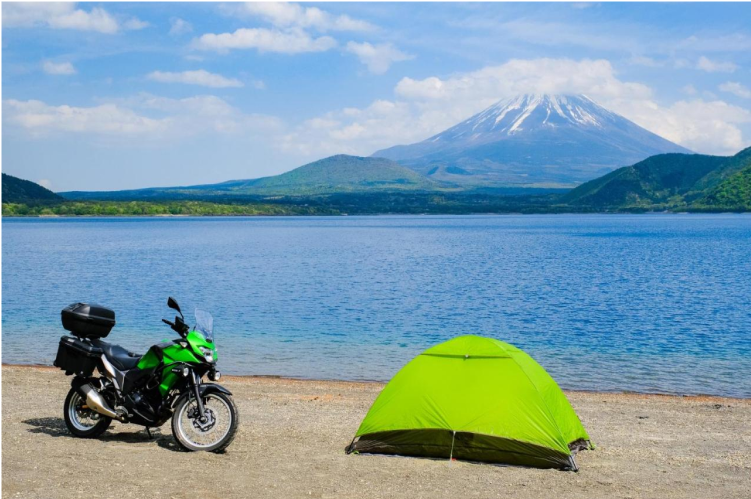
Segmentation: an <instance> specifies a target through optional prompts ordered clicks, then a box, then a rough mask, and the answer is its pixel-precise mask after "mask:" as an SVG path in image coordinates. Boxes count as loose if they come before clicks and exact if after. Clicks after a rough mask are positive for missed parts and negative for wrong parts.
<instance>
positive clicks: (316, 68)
mask: <svg viewBox="0 0 751 499" xmlns="http://www.w3.org/2000/svg"><path fill="white" fill-rule="evenodd" d="M749 19H751V4H720V3H712V4H697V3H690V4H688V3H685V4H681V3H670V4H643V3H640V4H620V3H619V4H615V3H555V4H553V3H510V4H489V3H435V4H429V3H412V4H409V3H263V4H259V3H101V4H100V3H78V4H76V3H44V4H41V3H38V4H34V3H25V4H22V3H7V2H4V3H3V5H2V125H3V127H2V163H3V164H2V170H3V172H5V173H9V174H11V175H16V176H19V177H22V178H25V179H29V180H33V181H35V182H39V183H41V184H42V185H44V186H46V187H48V188H51V189H52V190H54V191H58V192H59V191H68V190H119V189H132V188H139V187H152V186H175V185H192V184H203V183H213V182H221V181H226V180H230V179H245V178H256V177H262V176H268V175H274V174H278V173H282V172H285V171H288V170H290V169H292V168H295V167H297V166H300V165H302V164H305V163H307V162H310V161H313V160H316V159H320V158H323V157H326V156H330V155H333V154H340V153H345V154H355V155H363V156H367V155H370V154H372V153H373V152H375V151H377V150H379V149H382V148H385V147H390V146H393V145H397V144H408V143H413V142H417V141H420V140H423V139H426V138H428V137H430V136H432V135H434V134H436V133H438V132H440V131H442V130H444V129H446V128H448V127H450V126H452V125H454V124H456V123H457V122H459V121H462V120H464V119H466V118H468V117H469V116H471V115H473V114H475V113H477V112H479V111H481V110H482V109H484V108H485V107H487V106H489V105H491V104H493V103H494V102H497V101H498V100H500V99H503V98H509V97H513V96H515V95H519V94H524V93H551V94H579V93H583V94H586V95H587V96H589V97H590V98H592V99H593V100H595V101H596V102H598V103H599V104H601V105H603V106H604V107H606V108H608V109H610V110H612V111H615V112H617V113H619V114H621V115H623V116H625V117H626V118H628V119H630V120H632V121H634V122H636V123H637V124H639V125H641V126H643V127H645V128H647V129H648V130H650V131H652V132H655V133H657V134H659V135H661V136H663V137H665V138H667V139H669V140H672V141H674V142H676V143H678V144H681V145H683V146H685V147H687V148H689V149H691V150H693V151H696V152H700V153H707V154H723V155H729V154H733V153H735V152H738V151H739V150H741V149H742V148H744V147H748V146H750V145H751V23H749Z"/></svg>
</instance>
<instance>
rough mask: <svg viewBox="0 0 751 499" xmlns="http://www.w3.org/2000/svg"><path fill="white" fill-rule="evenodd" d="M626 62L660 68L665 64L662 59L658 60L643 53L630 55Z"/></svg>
mask: <svg viewBox="0 0 751 499" xmlns="http://www.w3.org/2000/svg"><path fill="white" fill-rule="evenodd" d="M628 62H629V63H630V64H634V65H636V66H646V67H648V68H661V67H663V66H664V65H665V63H664V62H663V61H658V60H656V59H653V58H652V57H647V56H643V55H634V56H631V58H630V59H629V61H628Z"/></svg>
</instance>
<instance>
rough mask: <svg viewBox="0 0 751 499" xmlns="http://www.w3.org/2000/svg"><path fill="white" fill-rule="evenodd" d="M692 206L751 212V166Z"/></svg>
mask: <svg viewBox="0 0 751 499" xmlns="http://www.w3.org/2000/svg"><path fill="white" fill-rule="evenodd" d="M691 206H692V207H693V208H695V209H703V210H704V209H705V210H711V211H715V210H716V211H751V166H748V167H746V168H745V169H743V170H741V171H739V172H737V173H735V174H733V175H731V176H729V177H727V178H726V179H725V180H724V181H722V182H720V183H719V184H718V185H717V186H715V187H713V188H711V189H710V190H709V192H708V193H707V194H705V195H704V196H703V197H701V198H699V199H697V200H696V201H694V202H693V203H692V205H691Z"/></svg>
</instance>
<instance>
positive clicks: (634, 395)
mask: <svg viewBox="0 0 751 499" xmlns="http://www.w3.org/2000/svg"><path fill="white" fill-rule="evenodd" d="M2 367H3V368H6V367H11V368H20V369H40V370H43V371H59V369H58V368H57V367H54V366H49V365H45V364H16V363H8V362H3V363H2ZM61 374H62V372H61ZM222 378H223V379H224V378H230V379H235V380H278V381H279V382H289V383H306V384H321V383H324V384H330V385H342V386H362V385H367V386H374V385H381V386H385V385H386V383H387V381H377V380H346V379H326V378H305V377H296V376H282V375H277V374H224V373H223V374H222ZM563 391H564V392H566V393H567V394H583V395H597V394H603V395H608V396H622V397H624V398H630V399H644V400H648V399H661V400H665V399H686V400H691V401H693V402H715V403H721V402H723V401H734V402H742V403H748V404H751V397H746V398H744V397H724V396H721V395H711V394H687V395H684V394H679V393H648V392H634V391H627V390H623V391H599V390H566V389H564V390H563Z"/></svg>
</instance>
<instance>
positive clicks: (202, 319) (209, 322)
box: [195, 309, 214, 343]
mask: <svg viewBox="0 0 751 499" xmlns="http://www.w3.org/2000/svg"><path fill="white" fill-rule="evenodd" d="M195 330H196V331H198V332H200V333H201V334H203V337H204V338H206V341H210V342H212V343H213V342H214V318H213V317H212V316H211V314H210V313H208V312H206V311H205V310H199V309H196V327H195Z"/></svg>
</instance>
